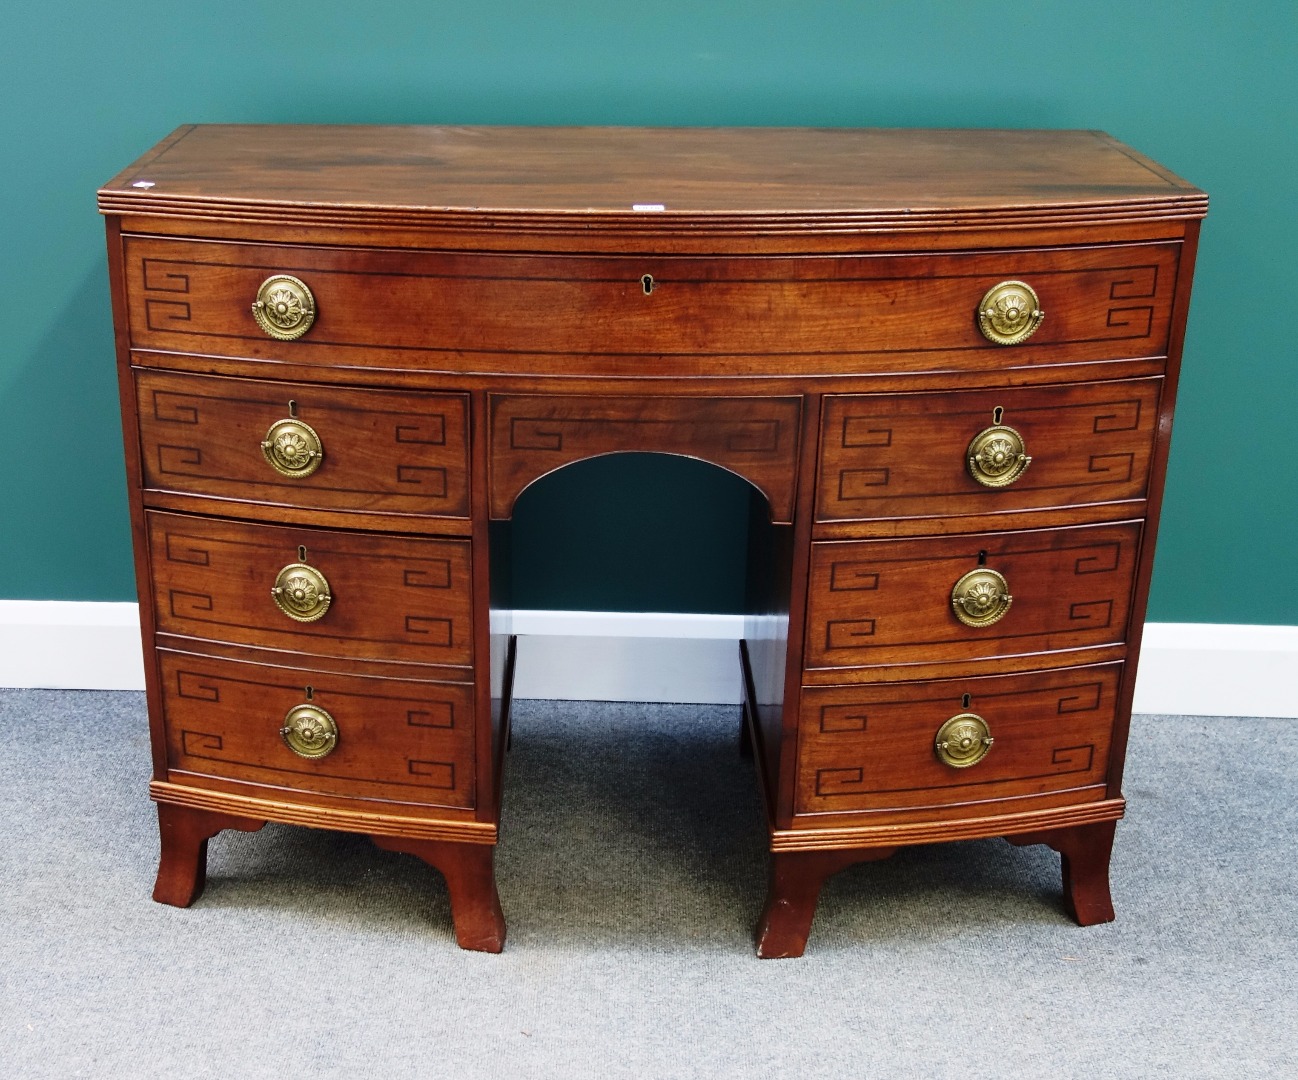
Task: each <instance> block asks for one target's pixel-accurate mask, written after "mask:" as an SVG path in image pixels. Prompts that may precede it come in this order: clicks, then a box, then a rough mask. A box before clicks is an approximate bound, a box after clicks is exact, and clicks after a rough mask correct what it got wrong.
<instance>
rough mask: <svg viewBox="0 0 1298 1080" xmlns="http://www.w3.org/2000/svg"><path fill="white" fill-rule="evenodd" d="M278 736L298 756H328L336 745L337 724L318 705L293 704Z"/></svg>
mask: <svg viewBox="0 0 1298 1080" xmlns="http://www.w3.org/2000/svg"><path fill="white" fill-rule="evenodd" d="M279 734H280V738H282V739H283V740H284V745H285V746H287V747H288V748H289V749H290V750H292V751H293V753H295V754H297V756H298V757H304V758H322V757H328V756H329V755H330V754H332V753H333V752H334V750H335V749H337V747H338V725H337V724H336V723H335V722H334V718H333V717H332V716H330V715H329V714H328V713H327V712H325V711H324V709H322V708H320V707H319V706H318V705H295V706H294V707H293V708H291V709H289V711H288V714H287V715H286V716H285V717H284V726H283V727H281V728H280V729H279Z"/></svg>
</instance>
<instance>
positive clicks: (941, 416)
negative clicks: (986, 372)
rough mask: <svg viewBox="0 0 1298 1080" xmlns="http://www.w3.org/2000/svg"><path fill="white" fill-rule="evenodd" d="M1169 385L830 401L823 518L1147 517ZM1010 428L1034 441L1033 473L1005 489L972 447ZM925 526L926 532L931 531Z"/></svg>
mask: <svg viewBox="0 0 1298 1080" xmlns="http://www.w3.org/2000/svg"><path fill="white" fill-rule="evenodd" d="M1162 381H1163V380H1162V379H1140V380H1130V381H1124V382H1107V383H1076V384H1072V385H1064V386H1041V387H1031V388H1024V387H1016V388H1010V389H1002V390H988V391H968V390H965V391H956V392H951V391H946V392H941V393H937V392H935V393H928V394H894V395H865V394H862V395H833V396H830V397H828V398H827V399H826V401H825V415H824V433H823V435H822V439H821V448H822V449H821V455H822V458H821V471H820V478H819V482H818V485H817V489H816V490H817V516H818V518H819V519H820V520H822V521H834V520H840V521H851V520H859V521H868V520H871V519H876V518H907V519H916V520H918V519H923V518H942V519H944V520H945V522H946V524H945V527H946V528H948V529H949V528H951V525H950V519H951V518H953V517H956V516H959V515H962V514H968V515H981V514H995V513H1007V512H1009V511H1015V510H1036V509H1055V508H1058V507H1065V506H1091V505H1097V504H1106V503H1107V504H1110V505H1111V508H1112V509H1111V511H1110V513H1111V516H1113V517H1130V516H1131V515H1132V512H1133V510H1134V511H1137V512H1138V511H1139V510H1140V509H1141V505H1140V504H1141V503H1143V500H1144V496H1145V490H1146V487H1147V485H1148V482H1149V465H1150V460H1151V458H1152V456H1153V452H1154V439H1155V436H1156V435H1157V426H1158V396H1159V391H1160V389H1161V387H1162ZM997 409H1000V410H1002V414H1001V421H1000V422H1001V423H1003V424H1006V425H1008V426H1009V427H1012V428H1014V430H1016V431H1017V432H1018V433H1019V434H1020V435H1021V436H1022V437H1023V439H1024V445H1025V447H1026V452H1027V453H1028V455H1029V456H1030V457H1031V458H1032V463H1031V464H1030V465H1029V466H1028V469H1027V471H1026V472H1025V473H1024V474H1023V475H1022V476H1020V477H1019V478H1018V479H1017V480H1015V481H1014V483H1013V484H1012V485H1010V486H1008V487H1003V488H989V487H985V486H984V485H982V484H980V483H978V482H977V481H976V480H974V478H973V477H972V476H971V475H970V473H969V469H968V466H967V456H966V452H967V450H968V447H969V443H970V441H971V440H972V439H973V437H974V436H975V435H977V434H978V433H979V432H981V431H982V430H983V429H985V428H988V427H991V426H992V424H993V422H994V420H993V417H994V415H995V413H996V410H997ZM921 527H922V526H921Z"/></svg>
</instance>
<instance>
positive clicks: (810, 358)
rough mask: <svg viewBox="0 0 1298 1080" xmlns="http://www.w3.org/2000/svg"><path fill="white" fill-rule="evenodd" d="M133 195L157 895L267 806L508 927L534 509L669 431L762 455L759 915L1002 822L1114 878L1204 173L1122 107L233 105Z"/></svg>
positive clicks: (746, 726)
mask: <svg viewBox="0 0 1298 1080" xmlns="http://www.w3.org/2000/svg"><path fill="white" fill-rule="evenodd" d="M99 205H100V209H101V210H102V212H103V213H104V215H105V217H106V222H107V230H108V252H109V263H110V267H111V279H112V291H113V305H114V313H115V325H116V335H117V354H118V363H119V372H120V386H121V403H122V415H123V419H124V427H125V440H126V457H127V462H128V468H129V478H130V485H131V512H132V522H133V528H134V538H135V557H136V570H137V576H138V582H139V595H140V601H141V603H140V610H141V622H142V631H143V637H144V644H145V649H146V659H147V663H146V669H147V678H148V708H149V716H150V722H151V729H152V746H153V762H154V778H153V782H152V785H151V788H150V793H151V795H152V797H153V799H154V800H156V802H157V805H158V816H159V824H160V830H161V837H162V855H161V865H160V869H159V873H158V881H157V887H156V890H155V893H154V897H155V899H157V900H160V901H162V902H164V903H170V904H179V905H187V904H189V903H191V902H192V901H193V900H194V898H195V897H196V896H197V895H198V893H199V892H200V890H201V889H202V887H203V880H204V872H205V860H206V847H207V841H208V839H209V838H210V837H211V836H213V835H215V834H216V833H217V832H219V831H221V830H223V829H241V830H254V829H257V828H259V827H260V826H261V825H262V824H263V823H264V822H266V821H278V822H289V823H294V824H299V825H308V826H314V827H319V828H329V829H341V830H349V831H353V832H360V833H366V834H369V835H370V836H372V837H373V838H374V840H375V842H376V843H378V844H379V845H380V846H381V847H384V848H389V849H392V850H396V851H405V852H411V853H413V854H415V855H417V856H420V857H421V858H423V859H425V860H426V861H427V862H429V863H430V864H432V865H433V866H435V867H436V868H438V869H439V870H440V871H441V872H442V874H443V875H444V876H445V878H446V881H447V885H448V889H449V894H450V898H451V906H452V911H453V918H454V923H455V932H456V935H457V938H458V940H459V942H460V944H461V945H462V946H464V947H465V948H470V949H481V950H488V951H496V950H499V949H500V948H501V946H502V944H503V941H504V936H505V924H504V918H503V916H502V913H501V909H500V904H499V901H498V899H497V896H496V886H495V880H494V876H493V870H492V855H493V850H494V844H495V843H496V839H497V829H498V826H499V821H500V804H501V765H502V760H503V756H504V754H505V749H506V744H507V741H508V723H509V720H508V717H509V695H510V684H511V677H512V666H513V642H512V639H511V638H510V637H509V636H508V635H505V634H493V633H492V626H491V621H490V617H489V616H490V611H491V585H492V582H491V572H490V559H489V555H490V550H489V549H490V546H491V544H492V542H493V537H495V536H496V535H498V532H499V526H497V525H496V524H495V523H498V522H505V521H507V520H508V519H509V518H510V514H511V511H512V508H513V505H514V501H515V499H516V498H517V496H518V494H519V493H520V492H521V491H522V490H523V489H524V488H526V487H527V486H528V485H529V484H531V483H532V482H534V481H536V480H537V479H538V478H540V477H542V476H544V475H545V474H547V473H550V472H552V471H554V470H556V469H559V468H561V467H563V466H565V465H567V464H570V463H572V462H575V461H578V460H581V459H583V458H588V457H591V456H594V455H598V454H609V453H615V452H621V451H655V452H662V453H667V454H680V455H688V456H690V457H694V458H698V459H701V460H703V461H705V462H711V463H714V464H715V465H717V466H719V467H721V468H723V469H727V470H730V471H731V472H733V473H736V474H738V475H739V476H741V477H743V478H744V479H745V480H747V481H748V482H749V483H750V484H751V485H752V487H753V489H754V492H755V495H754V498H760V499H761V502H760V506H761V508H762V515H763V518H764V520H763V522H761V523H760V525H761V527H760V528H758V529H755V530H754V534H755V540H754V542H753V543H751V544H750V550H749V551H748V552H747V553H736V554H737V557H742V556H744V555H745V554H746V556H747V557H748V560H749V573H750V576H751V578H752V589H751V590H750V591H751V594H752V596H753V597H754V603H753V611H752V616H753V617H752V619H751V620H749V628H748V632H747V633H746V639H745V641H744V642H743V643H742V645H741V647H740V649H739V657H738V663H739V664H740V665H741V668H742V676H743V685H744V687H745V694H744V699H745V700H744V709H743V733H742V737H741V738H742V742H743V746H744V749H745V750H747V751H749V752H751V753H752V755H753V760H754V771H755V774H756V778H757V782H758V784H759V786H760V788H761V791H762V795H763V798H764V805H765V811H766V823H767V827H768V830H769V841H770V844H769V847H770V860H771V878H770V890H769V893H768V896H767V901H766V906H765V910H764V912H763V915H762V917H761V921H760V924H759V927H758V931H757V941H758V952H759V954H760V955H762V956H792V955H798V954H799V953H801V951H802V949H803V948H804V945H805V942H806V938H807V934H808V932H809V930H810V927H811V921H812V916H813V914H814V911H815V906H816V901H817V897H818V895H819V892H820V888H821V885H822V883H823V882H824V880H825V878H826V877H827V876H828V875H830V874H832V873H834V872H835V871H837V870H839V869H841V868H843V867H845V866H848V865H850V864H852V863H854V862H857V861H860V860H865V859H875V858H879V857H881V856H886V855H888V854H890V853H891V852H893V851H895V850H896V849H897V848H898V847H901V846H903V845H908V844H927V843H935V842H939V841H950V840H959V839H966V838H974V837H1002V836H1003V837H1005V838H1007V839H1008V840H1010V841H1012V842H1014V843H1018V844H1048V845H1050V846H1051V847H1052V848H1054V849H1056V850H1057V851H1058V852H1060V854H1061V856H1062V866H1063V882H1064V890H1063V891H1064V903H1065V905H1066V906H1067V908H1068V910H1069V911H1070V913H1071V914H1072V915H1073V916H1074V917H1075V918H1076V920H1077V921H1078V922H1080V923H1083V924H1086V923H1093V922H1099V921H1103V920H1108V919H1111V918H1113V908H1112V905H1111V902H1110V898H1109V887H1108V865H1109V855H1110V850H1111V847H1112V843H1113V838H1114V827H1115V823H1116V822H1117V820H1118V819H1119V818H1120V817H1121V816H1122V814H1123V807H1124V802H1123V798H1122V794H1121V782H1122V768H1123V759H1124V753H1125V747H1126V741H1127V728H1128V720H1129V717H1130V711H1131V698H1132V686H1133V682H1134V677H1135V671H1136V659H1137V653H1138V649H1139V643H1140V636H1141V628H1142V625H1143V619H1144V609H1145V601H1146V595H1147V591H1148V585H1149V574H1150V565H1151V562H1152V558H1153V551H1154V535H1155V527H1156V523H1157V518H1158V506H1159V499H1160V492H1161V489H1162V483H1163V474H1164V469H1165V465H1166V459H1167V450H1168V440H1169V436H1170V429H1171V418H1172V408H1173V401H1174V398H1175V394H1176V378H1177V371H1178V365H1179V358H1180V354H1181V342H1182V335H1183V330H1184V326H1185V318H1186V308H1187V304H1188V302H1189V296H1190V281H1191V274H1192V268H1193V263H1194V252H1195V244H1196V239H1197V235H1198V228H1199V219H1200V218H1202V217H1203V215H1204V213H1205V212H1206V207H1207V200H1206V197H1205V196H1204V195H1203V194H1202V193H1201V192H1200V191H1198V190H1196V189H1195V188H1193V187H1191V186H1190V185H1188V184H1186V183H1185V182H1184V181H1182V180H1179V179H1178V178H1177V177H1175V176H1173V175H1171V174H1170V173H1169V172H1167V171H1166V170H1165V169H1163V168H1161V167H1159V166H1158V165H1156V164H1154V163H1153V162H1151V161H1149V160H1148V159H1146V158H1144V157H1142V156H1141V155H1140V154H1138V153H1136V152H1134V151H1133V150H1131V149H1129V148H1127V147H1125V146H1122V145H1121V144H1119V143H1117V142H1116V141H1114V140H1113V139H1111V138H1109V137H1107V136H1105V135H1103V134H1100V133H1097V132H1083V131H1035V132H1029V131H969V132H961V131H855V130H824V131H805V130H777V129H743V130H704V129H694V130H635V129H535V130H527V129H519V128H449V127H442V128H434V127H430V128H413V127H411V128H397V127H393V128H381V127H319V128H317V127H269V126H268V127H240V126H199V127H185V128H181V129H180V130H178V131H176V132H175V133H174V134H172V135H171V136H170V137H169V138H167V139H166V140H165V141H164V142H162V143H161V144H160V145H159V146H157V147H156V148H155V149H153V150H152V151H151V152H149V153H148V154H147V155H146V156H144V157H143V158H141V159H140V160H139V161H138V162H136V163H135V164H134V165H132V166H130V168H128V169H127V170H126V171H125V172H123V173H121V174H120V175H119V176H118V177H117V178H116V179H114V180H113V181H111V182H110V183H109V184H108V185H107V186H106V187H105V188H103V190H102V191H101V192H100V193H99ZM573 751H574V753H578V752H580V748H579V747H574V748H573Z"/></svg>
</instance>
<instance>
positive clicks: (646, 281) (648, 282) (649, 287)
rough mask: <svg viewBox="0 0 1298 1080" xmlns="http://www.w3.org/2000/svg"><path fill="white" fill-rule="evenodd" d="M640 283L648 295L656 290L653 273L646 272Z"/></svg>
mask: <svg viewBox="0 0 1298 1080" xmlns="http://www.w3.org/2000/svg"><path fill="white" fill-rule="evenodd" d="M640 284H641V285H642V286H643V287H644V294H645V296H648V295H649V294H650V293H651V292H653V291H654V276H653V274H645V276H644V277H642V278H641V279H640Z"/></svg>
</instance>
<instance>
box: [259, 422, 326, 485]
mask: <svg viewBox="0 0 1298 1080" xmlns="http://www.w3.org/2000/svg"><path fill="white" fill-rule="evenodd" d="M261 452H262V454H264V455H265V457H266V460H267V461H268V462H270V466H271V468H273V469H274V470H275V471H276V472H277V473H279V474H280V475H282V476H289V477H292V478H293V479H295V480H296V479H301V478H302V477H305V476H310V475H311V474H312V473H313V472H315V471H316V469H318V468H320V463H321V462H322V461H324V444H323V443H322V442H321V441H320V436H319V435H317V434H316V432H315V429H314V428H313V427H311V425H310V424H304V423H303V422H302V421H301V420H298V419H295V418H288V419H284V420H276V421H275V423H273V424H271V425H270V429H269V430H268V431H267V432H266V437H265V438H264V439H263V440H262V441H261Z"/></svg>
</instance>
